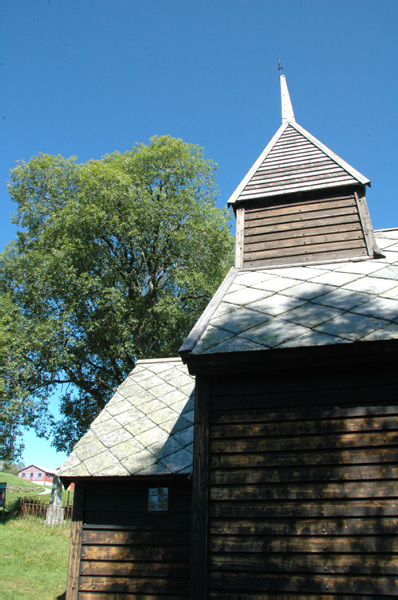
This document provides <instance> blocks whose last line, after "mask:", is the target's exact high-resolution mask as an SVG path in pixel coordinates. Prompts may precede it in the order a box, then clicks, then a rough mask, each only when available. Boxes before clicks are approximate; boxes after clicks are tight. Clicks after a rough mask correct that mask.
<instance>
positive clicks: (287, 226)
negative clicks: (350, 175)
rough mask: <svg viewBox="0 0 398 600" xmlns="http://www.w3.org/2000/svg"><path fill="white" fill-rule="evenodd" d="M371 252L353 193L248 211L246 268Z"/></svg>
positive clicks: (284, 201) (267, 204)
mask: <svg viewBox="0 0 398 600" xmlns="http://www.w3.org/2000/svg"><path fill="white" fill-rule="evenodd" d="M367 254H368V251H367V247H366V243H365V237H364V232H363V229H362V224H361V220H360V217H359V213H358V206H357V203H356V199H355V195H354V192H353V191H352V192H349V193H348V192H339V193H336V191H335V192H334V194H332V195H331V194H325V193H323V194H322V195H321V194H319V193H318V194H314V193H312V194H307V196H303V197H297V196H294V197H291V196H290V197H289V198H283V199H279V200H275V199H267V200H266V199H264V200H263V202H262V203H260V204H257V205H254V206H252V207H247V208H246V210H245V229H244V266H245V267H260V266H263V265H278V264H283V263H295V262H314V261H325V260H335V259H339V258H350V257H353V256H366V255H367Z"/></svg>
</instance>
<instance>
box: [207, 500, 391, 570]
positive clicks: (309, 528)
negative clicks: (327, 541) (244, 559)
mask: <svg viewBox="0 0 398 600" xmlns="http://www.w3.org/2000/svg"><path fill="white" fill-rule="evenodd" d="M348 515H349V510H348V513H347V516H348ZM397 530H398V519H397V518H394V517H380V518H369V519H363V518H346V519H330V518H328V519H320V518H314V519H284V520H275V519H262V520H248V519H246V520H245V519H239V520H227V519H212V521H211V523H210V533H211V534H213V535H228V536H230V535H233V536H237V535H254V536H264V535H267V536H280V535H289V536H311V535H312V536H325V537H327V536H330V535H339V536H353V535H368V536H370V535H394V534H395V533H396V532H397ZM397 561H398V556H397Z"/></svg>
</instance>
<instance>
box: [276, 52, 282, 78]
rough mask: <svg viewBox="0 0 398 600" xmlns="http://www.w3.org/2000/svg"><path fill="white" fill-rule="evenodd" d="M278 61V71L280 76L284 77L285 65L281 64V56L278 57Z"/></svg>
mask: <svg viewBox="0 0 398 600" xmlns="http://www.w3.org/2000/svg"><path fill="white" fill-rule="evenodd" d="M276 59H277V61H278V71H279V74H280V75H282V73H283V65H282V63H281V59H280V58H279V56H277V57H276Z"/></svg>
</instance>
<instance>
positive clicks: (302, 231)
mask: <svg viewBox="0 0 398 600" xmlns="http://www.w3.org/2000/svg"><path fill="white" fill-rule="evenodd" d="M328 220H329V221H330V220H331V219H328ZM350 220H351V222H348V223H347V221H350ZM342 221H344V222H342V223H331V224H325V223H323V221H322V222H318V221H308V225H306V224H304V223H303V222H301V223H296V224H295V226H291V225H290V226H288V225H282V226H281V227H280V228H279V229H277V228H274V227H272V226H269V227H267V228H266V230H264V228H256V230H254V231H253V230H252V229H247V230H246V232H245V245H246V246H250V247H251V245H252V244H259V243H264V242H268V241H278V240H286V239H290V238H294V239H300V238H308V237H310V236H317V235H325V234H329V233H331V232H333V233H336V234H344V233H349V232H352V231H356V232H358V231H362V230H361V225H360V224H359V223H358V221H357V219H353V218H352V217H350V218H349V219H343V218H342Z"/></svg>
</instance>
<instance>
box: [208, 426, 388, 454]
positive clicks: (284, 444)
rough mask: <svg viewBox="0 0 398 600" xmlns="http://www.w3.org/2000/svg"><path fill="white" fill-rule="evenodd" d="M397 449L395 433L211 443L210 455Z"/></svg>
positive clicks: (211, 441)
mask: <svg viewBox="0 0 398 600" xmlns="http://www.w3.org/2000/svg"><path fill="white" fill-rule="evenodd" d="M388 445H391V446H394V445H395V446H396V445H398V431H384V432H377V433H373V432H371V433H369V432H367V431H364V432H361V433H340V434H339V433H336V434H326V433H325V434H322V435H320V436H312V437H310V436H304V435H303V436H289V437H286V438H285V437H283V436H281V437H275V438H256V437H254V438H249V439H246V438H244V439H233V440H231V439H213V440H210V451H211V452H222V453H224V452H227V453H235V452H256V451H257V452H265V451H269V452H281V451H283V452H287V451H296V452H300V451H301V450H322V449H326V448H330V449H331V450H335V449H336V448H367V447H369V446H388Z"/></svg>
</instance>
